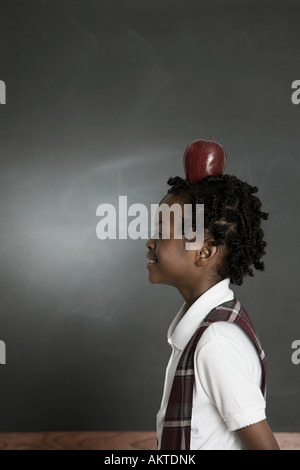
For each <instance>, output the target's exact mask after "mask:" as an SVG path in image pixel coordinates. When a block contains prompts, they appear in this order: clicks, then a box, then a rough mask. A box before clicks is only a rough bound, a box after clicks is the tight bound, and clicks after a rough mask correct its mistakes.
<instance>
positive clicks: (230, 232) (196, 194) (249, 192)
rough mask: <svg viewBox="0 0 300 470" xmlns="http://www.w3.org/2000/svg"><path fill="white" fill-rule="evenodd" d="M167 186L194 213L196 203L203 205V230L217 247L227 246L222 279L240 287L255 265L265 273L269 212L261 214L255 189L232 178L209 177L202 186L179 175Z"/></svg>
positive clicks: (170, 179)
mask: <svg viewBox="0 0 300 470" xmlns="http://www.w3.org/2000/svg"><path fill="white" fill-rule="evenodd" d="M168 184H169V185H170V186H171V188H170V189H169V190H168V194H174V195H177V196H179V197H180V198H181V199H182V201H183V202H184V203H189V204H192V206H193V209H194V210H195V208H196V204H204V227H205V228H206V229H207V230H208V231H209V234H210V235H211V236H212V237H213V238H214V240H215V245H224V244H225V245H226V247H227V250H226V254H225V256H224V258H223V262H222V265H221V266H220V268H219V271H218V274H219V275H220V276H221V278H222V279H225V278H227V277H229V278H230V282H231V283H232V284H236V285H239V286H240V285H242V283H243V278H244V276H246V275H249V276H254V273H253V269H252V268H251V267H252V266H254V268H255V269H257V270H259V271H263V270H264V268H265V266H264V263H263V262H262V261H261V258H262V256H263V255H265V248H266V245H267V244H266V242H265V241H264V232H263V230H262V229H261V222H262V219H264V220H267V219H268V213H266V212H262V211H261V206H262V204H261V201H260V200H259V199H258V197H256V196H253V194H254V193H256V192H257V191H258V188H257V187H256V186H250V185H249V184H248V183H246V182H243V181H240V180H239V179H238V178H237V177H235V176H231V175H222V176H209V177H207V178H205V179H204V180H203V181H201V182H199V183H191V182H189V181H187V180H185V179H183V178H180V177H179V176H176V177H173V178H169V180H168Z"/></svg>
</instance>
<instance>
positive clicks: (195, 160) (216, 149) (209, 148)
mask: <svg viewBox="0 0 300 470" xmlns="http://www.w3.org/2000/svg"><path fill="white" fill-rule="evenodd" d="M226 161H227V157H226V153H225V150H224V149H223V147H222V145H220V144H219V143H218V142H215V141H213V140H195V141H194V142H192V143H191V144H190V145H189V146H188V147H187V149H186V151H185V152H184V155H183V166H184V170H185V174H186V179H187V180H188V181H190V182H191V183H198V182H199V181H202V180H203V179H204V178H206V177H207V176H220V175H222V174H223V172H224V169H225V166H226Z"/></svg>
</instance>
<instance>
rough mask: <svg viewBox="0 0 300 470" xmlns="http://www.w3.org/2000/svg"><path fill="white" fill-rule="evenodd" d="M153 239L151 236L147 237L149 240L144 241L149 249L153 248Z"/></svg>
mask: <svg viewBox="0 0 300 470" xmlns="http://www.w3.org/2000/svg"><path fill="white" fill-rule="evenodd" d="M155 246H156V245H155V240H154V239H153V238H149V240H148V241H147V243H146V247H147V248H148V249H149V250H154V249H155Z"/></svg>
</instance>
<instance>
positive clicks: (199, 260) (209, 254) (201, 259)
mask: <svg viewBox="0 0 300 470" xmlns="http://www.w3.org/2000/svg"><path fill="white" fill-rule="evenodd" d="M217 253H218V246H216V245H215V240H214V239H213V238H207V239H206V240H204V244H203V246H202V248H201V250H198V251H197V254H196V265H197V266H204V265H205V264H207V263H208V262H210V261H211V260H212V259H213V258H214V257H215V256H216V254H217Z"/></svg>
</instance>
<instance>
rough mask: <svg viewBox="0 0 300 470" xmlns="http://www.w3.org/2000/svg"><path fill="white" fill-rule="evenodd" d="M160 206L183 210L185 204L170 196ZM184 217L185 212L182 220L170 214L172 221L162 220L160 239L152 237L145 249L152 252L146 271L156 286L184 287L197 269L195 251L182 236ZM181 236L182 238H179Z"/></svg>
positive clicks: (149, 255)
mask: <svg viewBox="0 0 300 470" xmlns="http://www.w3.org/2000/svg"><path fill="white" fill-rule="evenodd" d="M161 204H167V205H168V206H169V207H170V206H172V205H173V204H180V205H181V209H182V211H183V206H184V204H183V202H182V201H181V200H180V199H179V198H178V197H176V196H174V195H172V194H167V195H166V196H165V197H164V198H163V199H162V201H161V202H160V205H161ZM182 214H183V212H181V216H180V217H177V215H174V213H173V212H170V217H168V219H169V220H161V219H160V220H159V226H158V231H159V238H150V239H149V240H148V242H147V245H146V246H147V248H148V249H149V252H148V254H147V257H148V259H149V263H148V264H147V269H148V270H149V281H150V282H151V283H153V284H168V285H171V286H174V287H177V288H181V287H182V286H183V285H184V284H186V283H188V282H189V279H190V277H191V274H192V267H193V266H194V259H195V251H194V250H187V249H186V239H185V237H184V235H183V234H182ZM162 224H164V225H162ZM166 224H168V226H166ZM168 232H169V233H168ZM162 233H163V234H164V236H165V234H168V235H169V236H168V238H163V237H162ZM178 234H181V238H178ZM156 236H157V235H156Z"/></svg>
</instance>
